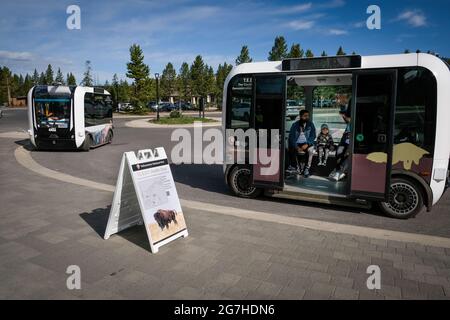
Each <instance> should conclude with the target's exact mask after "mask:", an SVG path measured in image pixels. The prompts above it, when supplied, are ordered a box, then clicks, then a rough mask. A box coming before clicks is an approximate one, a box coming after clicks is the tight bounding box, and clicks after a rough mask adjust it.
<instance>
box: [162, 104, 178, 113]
mask: <svg viewBox="0 0 450 320" xmlns="http://www.w3.org/2000/svg"><path fill="white" fill-rule="evenodd" d="M175 109H176V106H175V105H174V104H173V103H171V102H160V104H159V111H166V112H170V111H173V110H175Z"/></svg>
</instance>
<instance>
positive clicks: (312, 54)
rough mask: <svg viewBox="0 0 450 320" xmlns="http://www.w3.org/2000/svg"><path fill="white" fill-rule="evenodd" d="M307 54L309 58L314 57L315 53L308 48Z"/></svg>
mask: <svg viewBox="0 0 450 320" xmlns="http://www.w3.org/2000/svg"><path fill="white" fill-rule="evenodd" d="M305 56H306V57H307V58H314V53H313V52H312V51H311V49H308V50H306V53H305Z"/></svg>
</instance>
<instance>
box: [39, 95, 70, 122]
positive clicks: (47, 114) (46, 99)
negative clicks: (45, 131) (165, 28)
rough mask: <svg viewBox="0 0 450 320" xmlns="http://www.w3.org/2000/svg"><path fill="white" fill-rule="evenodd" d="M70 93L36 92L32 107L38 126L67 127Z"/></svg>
mask: <svg viewBox="0 0 450 320" xmlns="http://www.w3.org/2000/svg"><path fill="white" fill-rule="evenodd" d="M70 100H71V99H70V95H69V94H58V95H53V94H49V93H48V92H36V93H35V97H34V109H35V115H36V123H37V126H38V128H60V129H67V128H69V122H70Z"/></svg>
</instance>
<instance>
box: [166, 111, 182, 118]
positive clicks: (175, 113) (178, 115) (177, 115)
mask: <svg viewBox="0 0 450 320" xmlns="http://www.w3.org/2000/svg"><path fill="white" fill-rule="evenodd" d="M181 116H182V115H181V112H180V111H179V110H173V111H171V112H170V115H169V117H170V118H181Z"/></svg>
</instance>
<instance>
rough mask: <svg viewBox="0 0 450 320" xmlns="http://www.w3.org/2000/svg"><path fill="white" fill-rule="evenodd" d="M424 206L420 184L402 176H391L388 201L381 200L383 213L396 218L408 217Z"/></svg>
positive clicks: (414, 214)
mask: <svg viewBox="0 0 450 320" xmlns="http://www.w3.org/2000/svg"><path fill="white" fill-rule="evenodd" d="M423 206H424V202H423V194H422V190H421V188H420V186H419V185H418V184H417V183H415V182H413V181H411V180H409V179H404V178H392V180H391V188H390V190H389V201H388V202H381V203H380V207H381V209H382V210H383V212H384V213H385V214H387V215H388V216H390V217H393V218H397V219H409V218H412V217H414V216H416V215H417V214H418V213H419V212H420V211H422V209H423Z"/></svg>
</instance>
